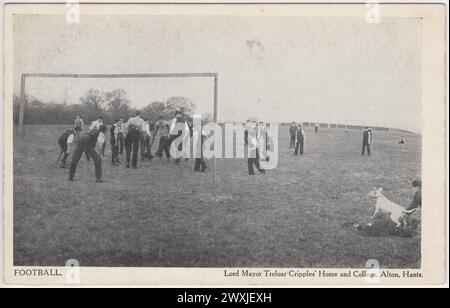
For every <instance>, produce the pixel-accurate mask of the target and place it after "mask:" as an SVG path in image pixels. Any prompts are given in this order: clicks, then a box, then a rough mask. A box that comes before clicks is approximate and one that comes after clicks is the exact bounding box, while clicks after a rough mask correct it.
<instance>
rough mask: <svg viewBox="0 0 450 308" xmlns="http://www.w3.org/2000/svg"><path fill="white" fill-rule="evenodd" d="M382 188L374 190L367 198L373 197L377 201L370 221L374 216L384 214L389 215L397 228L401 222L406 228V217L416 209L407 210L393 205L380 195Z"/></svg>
mask: <svg viewBox="0 0 450 308" xmlns="http://www.w3.org/2000/svg"><path fill="white" fill-rule="evenodd" d="M382 191H383V188H381V187H380V188H378V189H374V190H373V191H371V192H370V193H369V196H371V197H374V198H376V199H377V203H376V204H375V213H374V214H373V216H372V219H373V218H375V216H376V215H377V214H378V213H380V212H383V213H386V214H387V215H389V217H390V218H391V220H392V221H393V222H394V223H395V224H396V225H397V227H400V226H401V225H402V222H404V226H405V227H406V219H405V216H406V215H410V214H412V213H414V212H415V211H416V210H417V209H412V210H407V209H405V208H404V207H402V206H400V205H398V204H395V203H394V202H392V201H391V200H389V199H388V198H386V197H385V196H384V195H383V194H382Z"/></svg>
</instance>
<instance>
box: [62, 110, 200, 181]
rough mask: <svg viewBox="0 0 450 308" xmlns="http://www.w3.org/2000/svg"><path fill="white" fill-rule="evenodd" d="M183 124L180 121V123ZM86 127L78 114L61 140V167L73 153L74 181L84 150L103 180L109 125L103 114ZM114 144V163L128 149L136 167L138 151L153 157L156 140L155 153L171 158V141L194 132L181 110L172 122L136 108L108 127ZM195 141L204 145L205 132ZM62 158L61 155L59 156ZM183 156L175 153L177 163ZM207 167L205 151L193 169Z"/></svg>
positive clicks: (71, 174)
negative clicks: (154, 118) (150, 117)
mask: <svg viewBox="0 0 450 308" xmlns="http://www.w3.org/2000/svg"><path fill="white" fill-rule="evenodd" d="M180 124H181V125H180ZM83 128H84V123H83V120H82V119H81V118H80V117H79V116H77V117H76V119H75V123H74V128H73V129H72V130H68V131H66V132H65V133H64V134H63V135H62V136H61V137H60V138H59V139H58V143H59V145H60V148H61V154H64V156H63V159H62V164H61V168H66V167H67V166H66V164H67V159H68V157H69V155H70V154H72V159H71V163H70V170H69V180H70V181H73V179H74V175H75V171H76V168H77V164H78V162H79V160H80V158H81V156H82V154H83V153H85V155H86V160H88V161H90V160H91V159H92V160H93V161H94V165H95V177H96V181H97V182H98V183H103V182H104V181H103V179H102V160H101V157H104V156H105V148H106V131H107V127H106V125H105V124H104V123H103V119H102V118H101V117H99V118H97V119H96V120H95V121H93V122H92V123H91V125H90V126H89V128H88V130H87V132H85V133H82V131H83ZM109 134H110V144H111V154H112V155H111V165H112V166H118V165H120V160H119V155H121V154H123V149H124V148H125V152H126V167H127V168H130V167H131V168H133V169H135V168H137V162H138V155H139V154H140V157H141V161H145V160H151V159H153V158H154V157H153V155H152V153H151V148H152V145H153V142H154V141H155V140H158V141H159V144H158V149H157V151H156V153H155V155H156V156H157V157H159V158H162V156H163V154H165V156H166V158H167V159H168V160H169V161H170V159H171V157H172V155H171V150H170V148H171V144H172V142H173V141H174V140H175V139H177V138H178V137H180V136H181V135H183V136H186V134H191V135H192V130H191V129H190V127H189V126H188V124H187V122H186V120H185V119H184V118H183V114H182V112H181V111H176V112H175V118H173V119H172V120H171V121H170V122H169V121H167V120H164V117H163V116H160V117H159V120H158V121H157V122H156V123H155V124H154V125H152V124H151V123H150V121H149V120H148V119H142V118H141V115H140V111H139V110H138V111H136V112H135V115H134V116H133V117H131V118H129V119H128V121H126V122H124V121H123V119H117V120H115V121H114V123H113V124H112V125H111V127H110V129H109ZM194 139H195V140H194V142H195V143H196V142H200V143H201V146H203V142H204V140H205V135H204V134H203V133H202V134H201V137H200V138H199V137H198V135H197V136H196V135H194ZM178 150H179V151H182V143H180V144H179V145H178ZM58 160H59V159H58ZM180 160H181V157H180V155H176V157H175V164H177V165H178V164H180ZM206 169H207V165H206V162H205V161H204V159H203V153H202V155H201V156H200V157H198V158H196V161H195V167H194V171H202V172H204V171H205V170H206Z"/></svg>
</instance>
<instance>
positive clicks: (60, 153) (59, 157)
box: [56, 150, 63, 164]
mask: <svg viewBox="0 0 450 308" xmlns="http://www.w3.org/2000/svg"><path fill="white" fill-rule="evenodd" d="M62 153H63V150H61V152H59V156H58V159H57V160H56V164H58V162H59V160H60V159H61V155H62Z"/></svg>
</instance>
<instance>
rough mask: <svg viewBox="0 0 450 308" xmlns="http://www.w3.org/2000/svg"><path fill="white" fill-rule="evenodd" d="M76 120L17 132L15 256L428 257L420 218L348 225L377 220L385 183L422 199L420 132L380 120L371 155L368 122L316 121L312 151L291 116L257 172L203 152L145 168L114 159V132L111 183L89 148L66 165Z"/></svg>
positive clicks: (20, 260) (310, 262)
mask: <svg viewBox="0 0 450 308" xmlns="http://www.w3.org/2000/svg"><path fill="white" fill-rule="evenodd" d="M67 128H69V127H66V126H60V125H59V126H58V125H25V136H24V137H23V138H22V139H18V138H17V135H15V138H14V180H13V181H14V265H26V266H64V265H65V262H66V261H67V260H69V259H76V260H78V261H79V263H80V265H81V266H96V267H106V266H124V267H125V266H126V267H141V266H142V267H299V268H301V267H327V268H329V267H335V268H343V267H345V268H347V267H353V268H356V267H362V268H363V267H365V264H366V261H367V260H369V259H376V260H378V261H379V263H380V265H381V267H383V268H418V267H420V247H421V240H420V230H419V233H418V234H417V235H415V236H414V237H413V238H398V237H364V236H362V235H360V234H358V233H357V232H355V231H353V230H350V229H348V228H344V227H343V225H344V224H346V223H351V222H369V221H370V216H371V215H372V214H373V211H374V205H375V200H374V199H371V198H370V197H369V196H368V193H369V192H370V191H371V190H372V189H373V188H374V187H383V193H384V194H385V195H386V197H388V198H389V199H390V200H392V201H394V202H396V203H398V204H400V205H402V206H407V205H408V204H409V203H410V202H411V199H412V197H413V195H414V188H413V187H412V186H411V182H412V180H414V179H416V178H420V175H421V137H420V136H419V135H415V134H402V135H400V134H398V133H390V132H379V131H376V132H375V133H374V142H373V145H372V156H370V157H368V156H361V153H360V152H361V140H362V132H361V131H357V130H348V131H345V130H343V129H321V130H320V131H319V133H318V134H314V132H313V130H312V129H309V128H306V141H305V154H304V155H303V156H301V157H296V156H294V155H293V150H292V149H289V133H288V128H287V127H280V129H279V142H278V143H279V149H278V153H279V155H278V156H279V158H278V166H277V168H275V169H273V170H268V171H267V174H266V175H261V174H258V173H257V174H256V175H255V176H249V175H248V173H247V161H246V160H245V159H216V160H215V162H214V160H212V159H211V160H208V161H207V163H208V166H209V171H208V172H206V173H194V172H193V171H192V169H193V163H194V160H193V159H190V160H189V161H187V162H182V163H181V165H179V166H176V165H175V164H174V163H173V162H168V161H167V160H166V159H165V158H163V159H158V158H156V159H154V160H152V161H145V162H142V163H141V162H139V164H138V166H139V168H138V169H135V170H134V169H127V168H125V163H124V161H125V157H124V156H125V155H122V156H121V157H120V158H121V161H122V164H121V166H118V167H113V166H111V163H110V159H111V152H110V147H109V144H108V147H107V150H106V155H107V157H106V158H104V159H103V164H102V166H103V178H104V180H105V181H106V183H103V184H97V183H95V177H94V165H93V162H92V161H91V162H89V163H88V162H86V160H85V159H84V156H83V158H82V159H81V160H80V163H79V165H78V169H77V173H76V179H77V180H76V181H75V182H69V181H68V169H61V168H59V166H58V165H56V159H57V158H58V154H59V152H60V150H59V147H58V144H57V139H58V137H59V136H60V135H61V134H62V133H63V132H64V131H65V129H67ZM402 136H404V137H405V138H406V144H403V145H400V144H398V141H399V140H400V138H401V137H402ZM107 140H109V137H107ZM156 146H157V142H155V144H154V146H153V152H154V151H155V148H156ZM416 215H420V213H417V214H416Z"/></svg>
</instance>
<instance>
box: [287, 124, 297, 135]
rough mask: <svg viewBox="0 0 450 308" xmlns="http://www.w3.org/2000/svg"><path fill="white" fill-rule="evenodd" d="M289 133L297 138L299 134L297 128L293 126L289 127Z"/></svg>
mask: <svg viewBox="0 0 450 308" xmlns="http://www.w3.org/2000/svg"><path fill="white" fill-rule="evenodd" d="M289 133H290V134H291V136H295V133H297V127H296V126H292V125H291V127H289Z"/></svg>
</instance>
